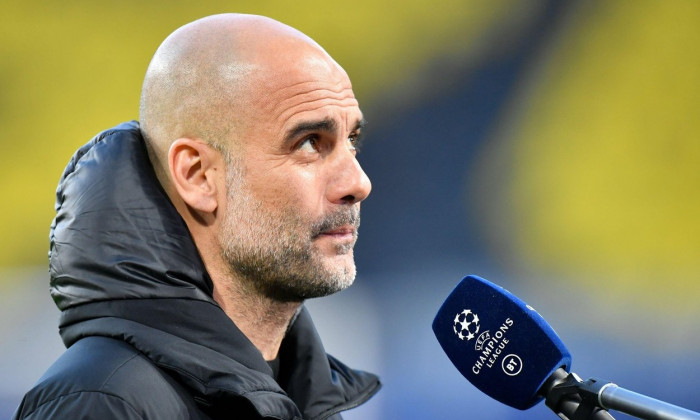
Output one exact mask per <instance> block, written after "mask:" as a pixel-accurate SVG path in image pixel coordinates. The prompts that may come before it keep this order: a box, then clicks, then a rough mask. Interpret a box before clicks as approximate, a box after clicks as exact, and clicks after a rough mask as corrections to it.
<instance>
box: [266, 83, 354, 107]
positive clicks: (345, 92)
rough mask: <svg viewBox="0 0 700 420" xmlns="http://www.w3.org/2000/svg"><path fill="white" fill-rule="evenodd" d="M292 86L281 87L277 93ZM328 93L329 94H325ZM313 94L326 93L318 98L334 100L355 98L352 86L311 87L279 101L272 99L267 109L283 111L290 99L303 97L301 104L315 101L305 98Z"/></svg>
mask: <svg viewBox="0 0 700 420" xmlns="http://www.w3.org/2000/svg"><path fill="white" fill-rule="evenodd" d="M304 83H309V82H304ZM314 83H315V82H314ZM301 84H303V83H299V84H297V85H296V86H298V85H301ZM291 87H293V86H289V87H287V88H282V89H279V90H278V91H277V93H278V94H283V92H284V90H285V89H288V88H291ZM326 93H327V94H328V95H324V94H326ZM311 95H324V96H323V97H321V98H317V99H332V100H341V101H342V100H345V99H348V98H350V99H355V94H354V93H353V92H352V88H348V87H341V88H340V89H337V90H336V89H331V88H327V87H311V88H309V89H307V90H300V91H299V92H297V93H295V94H293V95H292V96H289V97H287V98H284V99H280V100H277V101H274V100H273V101H270V103H269V104H268V107H267V108H268V110H267V111H268V112H270V113H272V114H280V113H282V112H283V111H280V108H285V106H286V105H287V103H289V102H290V101H295V100H299V99H300V98H302V102H300V103H299V104H304V103H308V102H311V101H313V99H311V100H303V98H304V97H305V96H311Z"/></svg>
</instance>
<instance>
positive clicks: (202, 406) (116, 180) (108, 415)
mask: <svg viewBox="0 0 700 420" xmlns="http://www.w3.org/2000/svg"><path fill="white" fill-rule="evenodd" d="M363 121H364V120H363V116H362V112H361V111H360V108H359V107H358V103H357V100H356V99H355V96H354V94H353V91H352V86H351V84H350V80H349V79H348V76H347V74H346V73H345V71H344V70H343V69H342V68H341V67H340V66H339V65H338V64H337V63H336V62H335V61H334V60H333V59H332V58H331V57H330V56H329V55H328V54H327V53H326V52H325V51H324V50H323V49H322V48H321V47H320V46H319V45H318V44H316V43H315V42H314V41H313V40H311V39H310V38H308V37H307V36H305V35H304V34H302V33H300V32H298V31H297V30H295V29H293V28H290V27H288V26H285V25H283V24H281V23H279V22H276V21H274V20H272V19H268V18H264V17H260V16H249V15H233V14H229V15H217V16H211V17H208V18H204V19H201V20H198V21H195V22H193V23H190V24H188V25H185V26H183V27H182V28H180V29H178V30H176V31H175V32H174V33H173V34H171V35H170V36H169V37H168V38H167V39H166V40H165V41H164V42H163V44H162V45H161V46H160V48H159V49H158V50H157V52H156V53H155V55H154V57H153V59H152V61H151V64H150V66H149V67H148V70H147V72H146V77H145V80H144V84H143V91H142V94H141V107H140V123H137V122H135V121H132V122H129V123H124V124H121V125H119V126H117V127H114V128H112V129H110V130H106V131H104V132H102V133H100V134H99V135H98V136H96V137H95V138H93V139H92V140H91V141H90V142H89V143H87V144H86V145H85V146H83V147H82V148H81V149H79V150H78V151H77V152H76V154H75V155H74V157H73V158H72V159H71V161H70V163H69V164H68V167H67V168H66V170H65V172H64V174H63V176H62V178H61V180H60V183H59V187H58V190H57V202H56V210H57V213H56V218H55V219H54V221H53V223H52V226H51V232H50V239H51V245H50V275H51V295H52V297H53V299H54V301H55V302H56V305H57V306H58V307H59V309H60V310H61V319H60V334H61V338H62V339H63V341H64V343H65V344H66V347H68V349H67V350H66V352H65V353H64V354H63V355H62V356H61V357H60V358H59V359H58V360H57V361H56V362H55V363H54V365H53V366H51V367H50V368H49V370H48V371H47V372H46V373H45V374H44V376H42V378H41V379H40V380H39V382H38V383H37V384H36V386H35V387H34V388H33V389H32V390H31V391H29V392H28V393H27V395H26V396H25V398H24V400H23V401H22V404H21V405H20V407H19V408H18V410H17V412H16V414H15V418H16V419H47V418H70V419H74V418H75V419H78V418H80V419H168V420H172V419H219V418H221V419H224V418H226V419H261V418H273V419H290V420H292V419H333V420H336V419H340V418H341V417H340V414H339V413H340V412H342V411H344V410H347V409H350V408H353V407H356V406H358V405H359V404H362V403H364V402H365V401H366V400H368V399H369V398H370V397H371V396H372V395H374V394H375V393H376V391H377V390H378V389H379V387H380V383H379V381H378V379H377V377H376V376H374V375H372V374H369V373H367V372H362V371H357V370H352V369H350V368H348V367H347V366H345V365H343V364H342V363H341V362H339V361H338V360H336V359H334V358H333V357H332V356H329V355H327V354H326V353H325V351H324V349H323V346H322V344H321V342H320V339H319V337H318V335H317V333H316V331H315V329H314V326H313V323H312V321H311V319H310V317H309V314H308V313H307V311H306V309H305V308H304V306H303V302H304V300H306V299H309V298H314V297H320V296H325V295H329V294H332V293H334V292H337V291H339V290H342V289H344V288H346V287H348V286H350V285H351V284H352V282H353V280H354V278H355V264H354V259H353V247H354V245H355V242H356V240H357V230H358V227H359V223H360V202H361V201H362V200H364V199H365V198H366V197H367V195H368V194H369V192H370V189H371V185H370V181H369V179H368V178H367V176H366V175H365V173H364V172H363V171H362V169H361V167H360V165H359V163H358V161H357V159H356V153H357V150H356V146H357V142H358V139H359V137H360V135H361V130H362V127H363Z"/></svg>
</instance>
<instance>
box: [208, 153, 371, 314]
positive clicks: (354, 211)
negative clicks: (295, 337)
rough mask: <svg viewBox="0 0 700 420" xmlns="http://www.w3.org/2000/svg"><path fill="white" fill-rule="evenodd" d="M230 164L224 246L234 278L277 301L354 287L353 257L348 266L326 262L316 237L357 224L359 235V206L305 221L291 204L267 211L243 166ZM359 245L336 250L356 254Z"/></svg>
mask: <svg viewBox="0 0 700 420" xmlns="http://www.w3.org/2000/svg"><path fill="white" fill-rule="evenodd" d="M228 166H229V168H228V170H227V188H228V194H227V195H228V197H227V199H228V203H227V210H226V215H225V216H224V223H223V225H222V229H221V231H220V235H219V243H220V246H221V250H222V251H221V252H222V257H223V259H224V261H225V262H226V264H227V265H228V267H229V270H230V271H231V274H232V275H233V276H234V277H236V278H239V279H240V280H241V281H243V282H244V283H245V284H244V287H246V288H250V289H252V290H254V291H255V292H256V293H258V294H260V295H261V296H264V297H267V298H269V299H273V300H275V301H278V302H302V301H304V300H306V299H310V298H315V297H322V296H328V295H330V294H333V293H336V292H338V291H340V290H343V289H345V288H347V287H349V286H350V285H352V283H353V281H354V280H355V273H356V270H355V264H354V260H353V259H352V255H351V258H350V263H349V264H339V263H333V262H331V261H328V262H326V261H324V257H323V256H322V255H321V252H320V250H319V249H318V248H317V246H316V244H315V243H314V239H316V238H317V237H318V236H319V235H321V233H322V232H324V231H327V230H331V229H333V228H336V227H339V226H342V225H352V226H355V235H357V228H359V225H360V211H359V205H358V204H356V205H353V206H348V207H347V208H343V209H341V210H337V211H335V212H334V213H331V214H328V215H326V216H325V217H323V218H322V219H321V220H316V221H310V220H306V219H305V218H303V216H302V215H301V214H299V212H298V211H295V209H294V208H292V207H291V206H287V207H285V208H284V209H280V210H277V209H269V208H267V207H265V206H264V205H263V203H261V202H259V201H258V200H256V199H255V198H254V197H253V196H252V195H251V194H250V192H249V190H248V188H247V186H246V183H245V178H244V176H245V174H244V173H243V171H242V170H241V169H239V168H241V165H240V164H236V163H231V164H229V165H228ZM355 239H357V238H356V237H355ZM354 244H355V241H352V242H351V243H343V244H339V245H336V246H335V250H334V251H335V253H336V254H337V255H344V254H352V252H353V247H354Z"/></svg>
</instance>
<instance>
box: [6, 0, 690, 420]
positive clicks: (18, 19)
mask: <svg viewBox="0 0 700 420" xmlns="http://www.w3.org/2000/svg"><path fill="white" fill-rule="evenodd" d="M0 6H1V7H0V8H1V10H2V13H0V23H1V25H0V132H1V133H2V137H1V138H0V148H1V149H0V150H1V151H2V153H1V154H0V159H1V161H0V162H1V165H0V197H2V199H3V205H2V206H0V220H2V223H0V288H1V290H2V293H0V418H6V417H9V415H10V414H11V413H12V412H13V410H14V408H15V407H16V405H17V404H18V403H19V400H20V398H21V395H22V394H23V393H24V392H25V391H26V390H27V389H28V388H29V387H30V386H31V384H32V383H33V382H34V381H35V380H36V379H37V378H38V377H39V376H40V375H41V373H42V372H43V371H44V369H45V368H46V367H47V366H48V365H49V364H50V363H51V362H52V361H53V360H54V359H55V357H57V355H58V354H60V352H61V350H62V345H61V343H60V340H59V338H58V334H57V331H56V324H57V315H58V313H57V310H56V309H55V308H53V305H52V303H51V302H50V299H49V297H48V290H47V289H48V278H47V272H46V265H47V262H46V252H47V246H48V239H47V235H48V227H49V224H50V222H51V218H52V214H53V194H54V191H55V186H56V182H57V180H58V178H59V175H60V173H61V171H62V169H63V167H64V166H65V164H66V162H67V161H68V159H69V158H70V156H71V155H72V153H73V151H74V150H75V149H76V148H77V147H79V146H80V145H82V144H83V143H85V142H86V141H87V140H88V139H89V138H90V137H91V136H92V135H94V134H95V133H97V132H99V131H100V130H102V129H105V128H108V127H110V126H112V125H115V124H116V123H119V122H121V121H124V120H129V119H134V118H137V110H138V96H139V91H140V85H141V80H142V77H143V73H144V71H145V68H146V66H147V64H148V61H149V59H150V57H151V55H152V54H153V52H154V50H155V49H156V47H157V46H158V45H159V43H160V42H161V41H162V39H163V38H164V37H165V36H166V35H167V34H169V33H170V32H171V31H172V30H174V29H175V28H177V27H178V26H180V25H182V24H184V23H186V22H188V21H191V20H193V19H195V18H198V17H201V16H205V15H208V14H213V13H220V12H227V11H237V12H245V13H256V14H264V15H268V16H271V17H273V18H276V19H278V20H281V21H283V22H285V23H288V24H290V25H292V26H295V27H297V28H299V29H300V30H302V31H304V32H305V33H307V34H309V35H310V36H312V37H313V38H315V39H316V40H317V41H318V42H319V43H321V44H322V45H323V46H324V47H325V48H326V49H327V50H328V51H329V52H330V54H331V55H333V56H334V57H335V58H336V59H337V61H338V62H340V63H341V64H342V65H343V66H344V67H345V69H346V70H347V71H348V73H349V74H350V76H351V78H352V80H353V83H354V86H355V91H356V95H357V96H358V97H359V99H360V102H361V105H362V106H363V110H364V112H365V114H366V117H367V119H368V121H369V126H368V130H367V138H366V140H367V141H366V143H365V146H364V149H363V150H362V152H361V155H360V159H361V162H362V164H363V166H364V168H365V170H366V172H367V173H368V174H369V175H370V177H371V179H372V181H373V186H374V190H373V193H372V195H371V196H370V198H369V199H368V201H367V202H366V203H365V204H364V205H363V224H362V229H361V235H360V241H359V243H358V247H357V251H356V254H357V264H358V268H359V273H360V274H359V276H358V279H357V282H356V285H355V286H354V287H353V288H351V289H349V290H348V291H346V292H342V293H340V294H338V295H336V296H333V297H330V298H326V299H321V300H317V301H312V302H309V307H310V308H311V311H312V313H313V314H315V317H316V319H317V323H318V326H319V329H320V330H321V334H322V336H324V337H325V338H326V342H327V349H328V351H329V352H331V353H332V354H335V355H337V356H339V357H340V358H341V359H343V360H346V361H348V362H349V363H351V364H353V365H357V366H358V367H359V366H361V367H364V368H366V369H368V370H373V371H376V372H378V373H379V374H380V375H381V376H382V378H383V380H384V384H385V388H384V390H383V391H382V392H381V393H380V396H379V397H377V398H376V399H375V400H373V401H371V402H370V403H369V404H368V405H367V406H365V407H362V408H360V409H357V410H355V411H354V412H350V413H348V414H347V416H346V417H347V418H348V419H350V420H352V419H368V420H372V419H386V418H396V419H443V420H450V419H455V420H456V419H465V418H480V419H528V418H532V419H535V418H554V417H553V415H552V414H549V413H547V414H545V413H546V412H547V411H548V410H547V408H546V407H544V405H539V406H537V407H536V408H534V409H532V410H530V411H528V412H520V411H517V410H514V409H511V408H508V407H505V406H502V405H500V404H499V403H497V402H495V401H492V400H490V399H489V398H488V397H485V396H483V395H481V394H480V393H479V392H478V391H477V390H476V389H474V388H473V387H472V386H471V385H470V384H469V383H468V382H467V381H466V380H464V379H463V378H462V377H461V376H460V375H459V373H458V372H457V371H456V370H455V369H454V368H453V367H452V366H451V365H450V363H449V361H448V360H447V358H446V357H445V356H444V354H443V353H442V351H441V349H440V348H439V345H438V344H437V342H436V341H435V340H434V338H433V336H432V332H431V331H430V324H431V322H432V317H433V315H434V313H435V311H436V310H437V308H438V307H439V305H440V304H441V302H442V300H443V299H444V297H446V296H447V294H448V293H449V292H450V290H451V289H452V287H453V286H454V285H455V284H456V283H457V282H458V281H459V280H460V279H461V278H462V277H463V276H464V275H466V274H471V273H474V274H478V275H481V276H482V277H485V278H488V279H490V280H492V281H494V282H497V283H499V284H501V285H503V286H505V287H507V288H508V289H509V290H511V291H512V292H513V293H515V294H516V295H518V296H520V297H521V298H523V299H524V300H526V301H527V302H528V303H530V304H531V305H533V306H535V307H536V308H537V309H538V310H539V312H540V313H541V314H543V316H545V318H546V319H548V321H549V322H550V323H551V324H552V325H553V326H554V328H555V329H556V330H557V331H558V332H559V334H560V336H561V337H562V338H563V339H564V341H565V342H566V343H567V345H568V346H569V348H570V350H571V352H572V354H573V358H574V364H573V368H574V370H575V371H576V372H578V373H579V374H580V375H581V376H583V377H589V376H602V377H607V378H610V379H613V380H614V381H615V382H617V383H618V384H619V385H621V386H623V387H626V388H629V389H632V390H635V391H638V392H642V393H645V394H647V395H651V396H654V397H656V398H659V399H662V400H665V401H669V402H673V403H675V404H679V405H682V406H685V407H687V408H691V409H694V410H696V411H700V398H698V395H697V389H698V387H699V386H700V379H698V378H700V358H699V357H698V352H699V350H700V326H698V321H697V320H698V316H699V315H700V305H699V304H698V300H699V299H700V282H699V281H698V280H699V279H700V217H698V215H700V194H699V193H698V192H699V191H700V170H699V166H700V138H699V136H698V133H699V131H700V118H698V114H699V112H700V83H698V81H697V78H698V75H699V74H700V49H698V47H697V46H698V45H700V30H699V29H698V27H697V22H699V21H700V2H696V1H693V0H672V1H666V2H660V1H631V0H621V1H615V2H607V1H585V2H584V1H556V0H551V1H547V0H528V1H515V0H511V1H503V0H491V1H449V0H440V1H431V2H428V1H408V0H407V1H401V2H397V1H388V0H380V1H377V0H371V1H370V0H362V1H353V2H328V1H296V2H286V1H282V0H278V1H271V0H258V1H240V2H220V1H218V2H217V1H200V2H184V1H170V2H166V1H146V2H144V1H135V0H125V1H120V2H106V1H86V0H82V1H77V0H73V1H71V0H68V1H63V2H43V1H36V0H28V1H22V2H20V1H14V0H10V1H8V0H2V2H0ZM547 416H549V417H547ZM616 417H617V418H618V419H620V418H626V417H625V416H623V415H619V414H618V415H616Z"/></svg>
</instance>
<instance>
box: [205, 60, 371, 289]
mask: <svg viewBox="0 0 700 420" xmlns="http://www.w3.org/2000/svg"><path fill="white" fill-rule="evenodd" d="M291 67H293V68H290V69H289V70H288V71H286V72H284V73H283V74H278V75H276V76H275V77H273V78H269V79H265V80H266V81H267V84H266V85H265V88H264V92H261V93H260V94H258V95H256V96H255V99H254V100H251V106H250V107H249V111H248V114H247V115H246V120H247V121H248V122H249V124H246V126H245V127H242V128H241V130H240V131H239V132H237V139H238V144H240V145H241V147H240V148H236V150H235V151H233V152H232V159H231V162H230V163H229V164H228V170H227V191H228V198H227V202H226V208H225V209H224V211H225V214H224V221H223V224H222V228H221V230H220V235H219V242H220V244H221V248H222V253H223V257H224V259H225V261H226V262H227V263H228V265H229V267H230V269H231V270H232V272H233V273H234V274H237V275H239V276H241V277H243V278H244V279H246V281H247V282H248V283H249V284H250V285H251V286H253V287H254V288H255V289H256V290H257V291H258V292H261V293H263V294H264V295H266V296H268V297H271V298H274V299H276V300H280V301H301V300H304V299H307V298H312V297H319V296H324V295H328V294H331V293H334V292H336V291H339V290H342V289H344V288H346V287H348V286H349V285H351V284H352V282H353V280H354V278H355V263H354V257H353V247H354V245H355V242H356V240H357V229H358V227H359V224H360V202H361V201H362V200H364V199H365V198H366V197H367V195H368V194H369V192H370V189H371V184H370V181H369V179H368V178H367V176H366V174H365V173H364V172H363V171H362V169H361V168H360V165H359V163H358V162H357V160H356V158H355V155H356V153H357V151H356V148H355V146H356V142H357V140H358V138H359V136H360V130H361V128H362V123H363V119H362V113H361V112H360V109H359V107H358V103H357V100H356V99H355V97H354V94H353V92H352V88H351V85H350V81H349V79H348V78H347V76H346V75H345V73H344V72H343V71H342V69H340V68H339V67H337V65H335V63H333V62H328V61H327V60H325V61H324V60H322V59H319V58H310V59H308V60H307V61H305V62H304V61H302V62H299V63H295V65H294V66H291Z"/></svg>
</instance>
